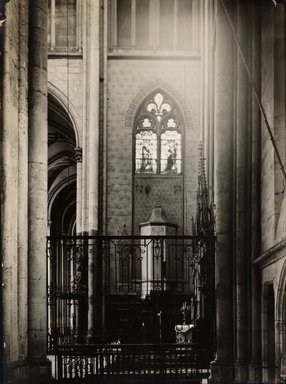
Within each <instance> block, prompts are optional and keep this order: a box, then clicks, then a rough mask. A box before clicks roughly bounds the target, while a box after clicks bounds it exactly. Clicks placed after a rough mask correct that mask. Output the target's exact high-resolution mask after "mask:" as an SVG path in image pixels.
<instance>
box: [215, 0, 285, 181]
mask: <svg viewBox="0 0 286 384" xmlns="http://www.w3.org/2000/svg"><path fill="white" fill-rule="evenodd" d="M220 2H221V4H222V7H223V9H224V12H225V14H226V17H227V20H228V23H229V25H230V28H231V30H232V34H233V36H234V39H235V42H236V44H237V47H238V50H239V53H240V55H241V58H242V61H243V64H244V67H245V70H246V73H247V76H248V79H249V82H250V84H251V87H252V90H253V93H254V95H255V98H256V100H257V103H258V106H259V109H260V112H261V114H262V116H263V119H264V122H265V125H266V128H267V131H268V134H269V136H270V140H271V143H272V145H273V149H274V152H275V155H276V157H277V160H278V163H279V166H280V169H281V171H282V173H283V176H284V179H285V181H286V170H285V167H284V164H283V162H282V159H281V156H280V153H279V150H278V148H277V144H276V142H275V138H274V136H273V133H272V130H271V127H270V124H269V122H268V118H267V115H266V112H265V109H264V107H263V105H262V103H261V101H260V98H259V96H258V92H257V89H256V85H255V82H254V79H253V76H252V74H251V72H250V69H249V66H248V64H247V62H246V59H245V55H244V52H243V50H242V47H241V44H240V41H239V38H238V36H237V33H236V30H235V28H234V26H233V23H232V20H231V17H230V15H229V12H228V11H227V8H226V6H225V4H224V1H223V0H220Z"/></svg>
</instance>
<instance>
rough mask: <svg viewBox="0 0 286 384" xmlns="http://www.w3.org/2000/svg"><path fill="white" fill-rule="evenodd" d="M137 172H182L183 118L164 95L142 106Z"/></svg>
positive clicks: (137, 129) (139, 114)
mask: <svg viewBox="0 0 286 384" xmlns="http://www.w3.org/2000/svg"><path fill="white" fill-rule="evenodd" d="M135 159H136V160H135V162H136V165H135V173H136V174H158V173H159V174H161V175H179V174H181V173H182V125H181V115H180V113H179V111H178V108H177V107H176V106H175V104H174V102H173V101H172V100H171V99H170V98H169V97H168V96H167V95H165V94H164V93H163V92H155V93H153V94H152V95H151V97H148V98H147V99H146V100H145V102H143V103H142V105H141V108H140V109H139V112H138V115H137V120H136V134H135Z"/></svg>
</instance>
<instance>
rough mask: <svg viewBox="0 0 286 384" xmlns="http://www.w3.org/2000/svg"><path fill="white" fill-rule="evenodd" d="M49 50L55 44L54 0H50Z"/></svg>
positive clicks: (53, 47) (52, 48)
mask: <svg viewBox="0 0 286 384" xmlns="http://www.w3.org/2000/svg"><path fill="white" fill-rule="evenodd" d="M50 45H51V47H50V48H51V51H53V50H54V49H55V45H56V0H51V41H50Z"/></svg>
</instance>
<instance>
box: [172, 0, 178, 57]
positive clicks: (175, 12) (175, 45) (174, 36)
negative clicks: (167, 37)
mask: <svg viewBox="0 0 286 384" xmlns="http://www.w3.org/2000/svg"><path fill="white" fill-rule="evenodd" d="M178 6H179V5H178V0H175V1H174V19H173V20H174V30H173V48H174V49H176V48H177V46H178Z"/></svg>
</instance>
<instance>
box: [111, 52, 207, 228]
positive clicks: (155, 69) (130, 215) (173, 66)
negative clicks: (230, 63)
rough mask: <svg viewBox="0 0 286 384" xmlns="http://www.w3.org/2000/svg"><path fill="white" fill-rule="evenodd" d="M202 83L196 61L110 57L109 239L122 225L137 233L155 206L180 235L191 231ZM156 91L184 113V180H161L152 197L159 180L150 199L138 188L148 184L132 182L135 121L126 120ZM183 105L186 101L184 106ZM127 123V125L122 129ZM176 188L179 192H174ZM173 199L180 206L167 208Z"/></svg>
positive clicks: (198, 60) (199, 68)
mask: <svg viewBox="0 0 286 384" xmlns="http://www.w3.org/2000/svg"><path fill="white" fill-rule="evenodd" d="M201 81H202V76H201V61H200V59H199V58H197V59H196V60H191V59H185V60H172V61H167V60H160V59H157V60H156V58H154V59H153V58H152V59H149V60H148V59H147V60H132V59H131V60H126V59H121V60H118V59H113V58H111V57H110V59H109V61H108V91H107V92H108V94H107V97H108V116H107V148H108V149H107V227H108V233H109V234H117V233H118V231H119V232H121V231H122V228H123V225H124V224H126V226H127V231H128V232H129V234H130V233H131V231H132V228H133V230H134V233H136V231H138V228H137V226H138V224H139V222H142V221H145V220H146V218H148V216H149V215H150V213H151V209H152V208H153V206H154V205H155V204H159V203H161V205H162V207H163V209H164V210H165V213H166V215H167V217H168V219H169V220H174V221H175V223H176V224H178V225H179V226H180V231H181V233H182V232H183V231H182V228H183V227H184V230H185V233H187V232H188V231H190V223H191V217H192V215H194V213H195V201H196V189H197V168H198V145H199V141H200V138H201V136H200V132H201V131H202V127H201V126H202V120H201V111H202V99H201V86H202V83H201ZM158 87H161V88H162V89H165V91H166V92H169V94H170V96H171V97H173V99H174V100H175V101H176V102H177V103H178V104H179V105H180V107H181V109H182V112H183V114H184V119H185V127H184V129H185V157H184V181H183V180H182V179H181V178H180V177H179V178H177V179H176V181H175V178H174V179H173V180H171V179H170V178H169V180H168V181H167V180H165V181H163V184H162V185H163V186H164V188H162V190H161V191H159V190H157V193H156V192H155V190H156V185H157V183H159V178H157V179H156V182H154V183H155V184H154V188H153V191H154V192H152V193H150V194H149V197H148V196H147V195H148V194H146V193H145V192H144V196H142V192H140V191H141V189H142V190H144V191H145V187H146V185H145V184H146V180H145V181H144V178H142V180H141V181H142V182H139V180H138V178H137V179H136V182H135V183H134V180H133V161H134V152H133V143H134V130H133V124H132V123H133V121H130V120H132V117H133V118H134V117H135V113H136V108H138V107H139V105H140V102H141V101H142V100H143V99H144V97H146V96H147V95H148V93H150V92H152V91H154V90H155V89H156V88H158ZM178 98H179V100H178ZM181 100H183V101H184V102H183V103H182V102H181ZM136 103H138V104H137V105H136ZM126 121H129V123H128V124H126ZM177 184H178V185H177ZM141 185H142V188H141ZM176 185H177V187H178V189H177V192H175V190H176ZM183 189H184V193H183ZM150 196H151V197H150ZM151 200H153V201H151ZM174 200H177V201H180V203H177V204H176V205H175V206H173V207H171V205H172V204H173V203H174ZM132 207H134V208H133V209H134V212H133V209H132ZM136 207H138V211H137V210H136V209H137V208H136ZM175 208H176V209H175ZM177 208H178V209H177ZM174 209H175V210H174ZM175 211H176V212H175ZM183 216H184V221H183ZM133 221H134V223H133ZM137 233H138V232H137Z"/></svg>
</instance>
